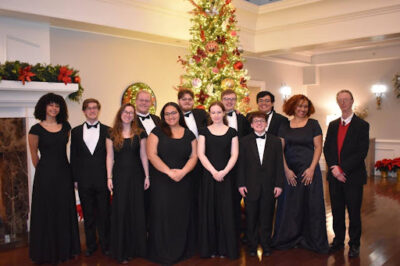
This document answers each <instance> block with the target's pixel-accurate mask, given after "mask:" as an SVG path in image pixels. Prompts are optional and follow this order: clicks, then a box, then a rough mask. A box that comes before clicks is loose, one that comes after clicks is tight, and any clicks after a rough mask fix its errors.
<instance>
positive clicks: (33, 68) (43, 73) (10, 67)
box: [0, 61, 84, 102]
mask: <svg viewBox="0 0 400 266" xmlns="http://www.w3.org/2000/svg"><path fill="white" fill-rule="evenodd" d="M29 66H30V69H29V70H28V71H29V73H31V74H34V75H31V76H29V78H26V79H24V82H29V81H41V82H64V83H78V86H79V88H78V90H77V91H76V92H73V93H71V94H70V95H68V98H69V99H70V100H72V101H75V102H79V101H80V99H81V97H82V93H83V90H84V89H83V87H82V86H81V84H80V77H79V75H78V73H79V71H78V70H75V69H73V68H69V67H68V66H61V65H56V66H52V65H43V64H36V65H30V64H29V63H26V62H19V61H6V62H5V63H4V64H1V63H0V81H1V80H2V79H4V80H15V81H17V80H21V71H22V70H24V69H26V68H27V67H29ZM60 69H64V70H65V69H66V70H68V73H67V74H66V75H64V76H63V77H66V78H67V81H65V80H63V79H61V78H60V75H61V74H60Z"/></svg>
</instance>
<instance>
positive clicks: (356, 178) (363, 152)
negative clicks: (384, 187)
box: [324, 115, 369, 184]
mask: <svg viewBox="0 0 400 266" xmlns="http://www.w3.org/2000/svg"><path fill="white" fill-rule="evenodd" d="M339 123H340V118H338V119H336V120H334V121H332V122H331V123H330V124H329V127H328V132H327V134H326V139H325V144H324V156H325V160H326V163H327V164H328V168H330V167H331V166H333V165H339V166H340V167H341V168H342V170H343V171H344V173H345V174H346V179H347V180H346V184H366V183H367V171H366V169H365V163H364V160H365V157H367V153H368V148H369V124H368V123H367V122H365V121H364V120H362V119H361V118H359V117H357V116H356V115H354V116H353V118H352V119H351V122H350V125H349V128H348V129H347V133H346V137H345V139H344V141H343V147H342V150H341V152H340V162H339V159H338V149H337V135H338V130H339ZM334 178H335V177H334V176H333V175H332V172H331V171H328V180H333V179H334Z"/></svg>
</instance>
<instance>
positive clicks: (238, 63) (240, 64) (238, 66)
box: [233, 61, 243, 71]
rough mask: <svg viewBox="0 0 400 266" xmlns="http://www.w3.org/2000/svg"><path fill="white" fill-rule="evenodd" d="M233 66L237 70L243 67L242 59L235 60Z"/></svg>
mask: <svg viewBox="0 0 400 266" xmlns="http://www.w3.org/2000/svg"><path fill="white" fill-rule="evenodd" d="M233 68H234V69H235V70H236V71H238V70H241V69H242V68H243V63H242V61H237V62H236V63H234V64H233Z"/></svg>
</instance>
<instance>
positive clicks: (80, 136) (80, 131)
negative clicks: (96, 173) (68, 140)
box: [78, 123, 92, 155]
mask: <svg viewBox="0 0 400 266" xmlns="http://www.w3.org/2000/svg"><path fill="white" fill-rule="evenodd" d="M84 126H85V123H83V124H82V125H81V126H80V127H79V131H78V136H79V139H80V140H81V142H82V144H81V145H82V147H83V149H84V150H85V151H86V152H87V153H88V154H90V155H92V154H91V153H90V150H89V148H88V146H86V143H85V140H84V139H83V127H84Z"/></svg>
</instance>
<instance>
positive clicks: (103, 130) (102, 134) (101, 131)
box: [93, 122, 105, 155]
mask: <svg viewBox="0 0 400 266" xmlns="http://www.w3.org/2000/svg"><path fill="white" fill-rule="evenodd" d="M99 127H100V132H99V139H98V140H97V143H96V148H95V149H94V152H93V155H94V154H95V153H96V151H97V150H98V149H99V148H100V140H101V139H103V136H104V134H105V128H104V127H103V125H102V124H101V123H100V122H99Z"/></svg>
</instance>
